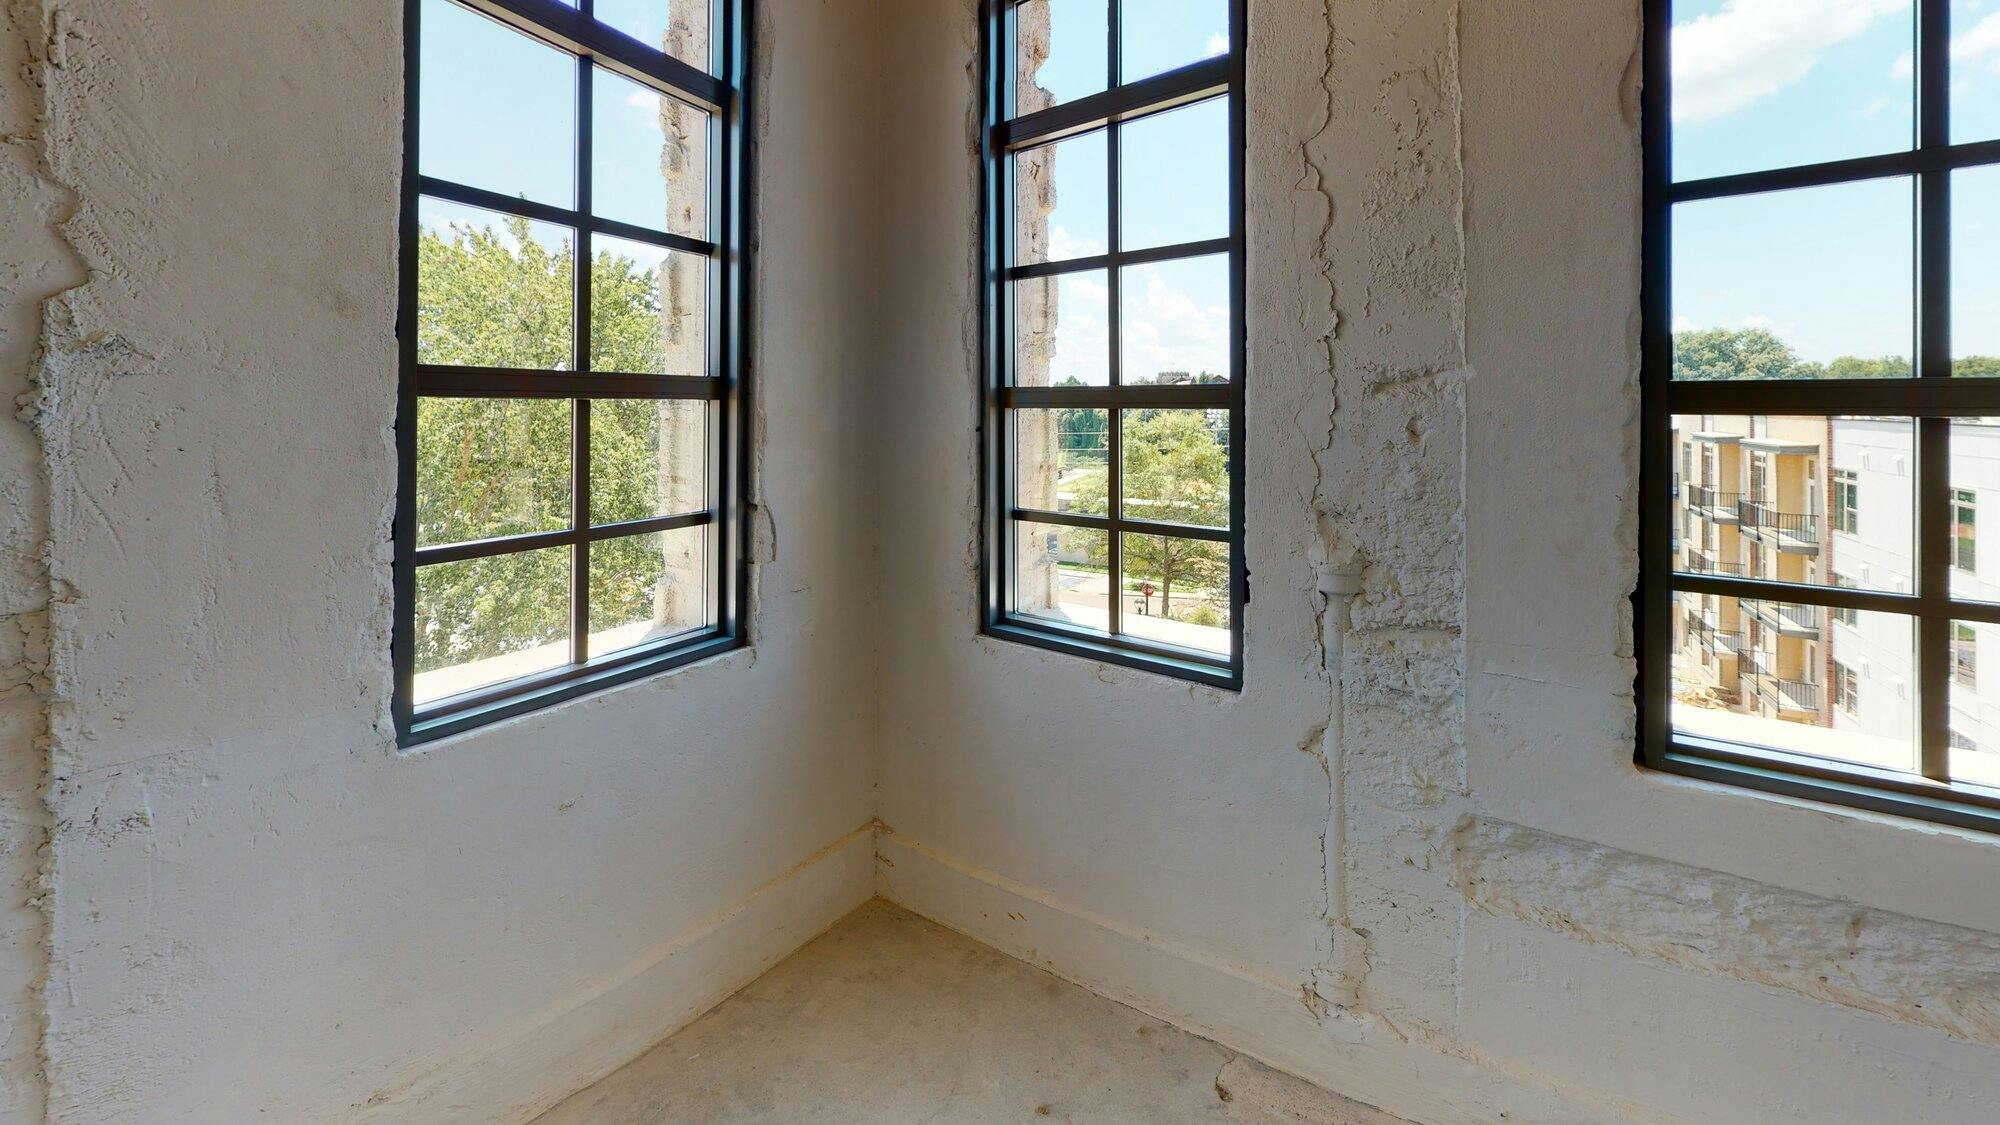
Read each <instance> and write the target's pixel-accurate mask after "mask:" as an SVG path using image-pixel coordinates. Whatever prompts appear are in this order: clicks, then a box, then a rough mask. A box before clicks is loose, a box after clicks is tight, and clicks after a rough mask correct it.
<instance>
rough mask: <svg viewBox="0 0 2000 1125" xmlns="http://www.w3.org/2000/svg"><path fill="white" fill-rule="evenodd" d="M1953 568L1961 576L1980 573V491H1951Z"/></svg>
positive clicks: (1967, 489)
mask: <svg viewBox="0 0 2000 1125" xmlns="http://www.w3.org/2000/svg"><path fill="white" fill-rule="evenodd" d="M1951 568H1952V569H1953V570H1956V571H1958V572H1959V573H1961V574H1977V573H1978V572H1979V490H1978V489H1974V488H1953V489H1952V490H1951Z"/></svg>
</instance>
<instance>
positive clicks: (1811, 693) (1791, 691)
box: [1745, 673, 1819, 713]
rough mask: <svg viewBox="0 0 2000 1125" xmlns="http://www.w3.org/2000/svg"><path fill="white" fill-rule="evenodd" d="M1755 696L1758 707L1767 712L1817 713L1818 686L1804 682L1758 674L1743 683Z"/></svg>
mask: <svg viewBox="0 0 2000 1125" xmlns="http://www.w3.org/2000/svg"><path fill="white" fill-rule="evenodd" d="M1745 682H1746V683H1747V684H1748V685H1749V687H1750V690H1751V692H1752V693H1753V694H1755V695H1756V696H1757V700H1758V706H1759V708H1760V709H1762V710H1768V711H1809V712H1814V713H1817V712H1818V711H1819V685H1818V684H1815V683H1810V682H1808V681H1805V680H1787V679H1782V678H1780V677H1777V676H1772V675H1767V674H1763V673H1759V674H1758V675H1755V676H1751V677H1748V678H1747V679H1746V681H1745Z"/></svg>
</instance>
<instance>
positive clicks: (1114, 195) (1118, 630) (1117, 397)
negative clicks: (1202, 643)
mask: <svg viewBox="0 0 2000 1125" xmlns="http://www.w3.org/2000/svg"><path fill="white" fill-rule="evenodd" d="M1015 7H1016V0H984V5H983V15H984V20H983V24H982V34H983V35H984V37H985V38H984V44H983V45H984V51H983V54H984V57H985V61H986V67H985V82H984V85H983V92H982V100H983V106H984V110H985V115H986V116H985V121H984V127H983V128H982V130H981V140H982V144H983V146H984V148H983V156H984V160H985V166H984V167H985V183H984V192H983V200H984V205H983V210H984V215H985V232H984V236H983V238H982V253H983V255H984V263H985V266H986V276H985V277H984V284H985V294H986V300H985V301H984V302H983V308H982V315H983V317H984V319H985V322H986V323H985V326H984V327H985V344H986V352H985V354H986V356H987V363H988V365H989V367H988V372H987V377H986V379H985V381H984V382H985V396H986V397H985V410H986V413H985V415H984V421H983V422H982V443H981V444H982V446H983V454H982V457H981V461H980V464H981V466H982V474H983V477H982V482H981V496H982V504H983V506H984V509H985V510H984V513H983V520H982V525H983V528H984V535H985V538H986V540H987V542H986V544H985V549H984V551H983V552H982V558H983V568H982V575H981V582H982V588H983V590H984V591H985V595H984V604H983V605H982V606H981V621H982V628H983V629H984V631H986V632H987V633H989V634H990V635H995V636H1000V637H1004V638H1007V639H1010V640H1015V641H1020V642H1024V643H1028V644H1032V645H1035V646H1038V647H1041V648H1045V649H1051V650H1055V651H1060V652H1067V653H1072V654H1076V655H1081V656H1086V657H1090V658H1094V659H1097V660H1101V661H1105V662H1109V663H1115V664H1121V665H1125V666H1129V667H1136V668H1146V669H1150V670H1154V671H1160V672H1166V673H1168V674H1171V675H1176V676H1180V677H1182V678H1186V679H1190V680H1195V681H1198V682H1203V683H1209V684H1214V685H1217V686H1221V687H1226V688H1231V689H1236V688H1240V687H1241V685H1242V676H1241V672H1240V659H1241V652H1242V617H1243V605H1244V602H1245V600H1246V595H1245V589H1246V586H1245V582H1244V578H1243V558H1244V548H1243V523H1242V504H1241V502H1240V497H1241V492H1242V485H1243V481H1242V467H1243V461H1242V449H1243V446H1244V441H1243V399H1242V391H1241V388H1242V379H1243V374H1244V371H1243V366H1244V363H1243V350H1242V341H1243V339H1244V328H1243V320H1244V318H1243V308H1242V292H1241V288H1242V277H1241V271H1242V268H1243V244H1244V238H1243V233H1242V232H1243V217H1242V209H1243V195H1242V185H1241V180H1242V176H1243V161H1242V153H1241V147H1242V138H1243V129H1242V126H1241V123H1240V122H1237V123H1235V124H1234V125H1233V127H1232V129H1231V133H1230V139H1231V142H1232V145H1233V146H1234V148H1235V151H1234V152H1232V154H1231V157H1230V160H1229V166H1228V170H1229V175H1230V176H1231V178H1232V184H1233V187H1232V190H1231V193H1230V199H1229V203H1230V207H1231V212H1232V213H1231V220H1232V222H1231V227H1230V234H1229V235H1228V236H1227V237H1223V238H1215V239H1208V240H1204V241H1198V242H1189V243H1180V244H1175V245H1169V246H1159V247H1147V248H1144V249H1141V250H1137V251H1128V250H1126V249H1124V246H1123V236H1122V231H1121V230H1120V227H1121V226H1122V225H1123V221H1122V215H1121V211H1122V200H1121V198H1120V197H1121V195H1122V194H1123V193H1122V184H1121V179H1122V169H1121V167H1120V165H1121V162H1122V161H1121V147H1122V146H1121V142H1122V132H1121V124H1122V123H1123V122H1126V121H1129V120H1136V119H1140V118H1144V117H1149V116H1152V115H1154V114H1158V113H1163V112H1166V111H1168V110H1171V109H1174V108H1177V107H1179V106H1182V105H1186V104H1190V103H1193V102H1197V101H1203V100H1207V99H1210V98H1214V97H1217V96H1228V97H1230V98H1231V99H1232V105H1233V106H1235V107H1236V108H1238V109H1240V97H1241V88H1242V84H1243V54H1242V42H1243V28H1244V3H1243V0H1231V4H1230V30H1231V51H1230V55H1229V57H1227V58H1209V59H1203V60H1200V61H1197V62H1194V63H1190V64H1188V65H1186V66H1183V67H1181V68H1179V69H1177V70H1173V71H1168V72H1166V73H1163V74H1158V75H1153V76H1150V77H1146V78H1142V79H1140V80H1138V81H1135V82H1129V83H1127V82H1121V80H1120V79H1121V71H1122V59H1121V57H1120V56H1121V47H1122V44H1121V39H1122V35H1121V30H1122V23H1123V18H1124V16H1125V14H1126V13H1124V12H1123V11H1122V10H1121V7H1122V6H1121V4H1120V3H1119V2H1118V0H1111V2H1109V3H1107V5H1106V13H1105V18H1106V25H1105V26H1106V49H1105V53H1104V67H1105V80H1106V88H1105V89H1104V90H1103V91H1101V92H1099V93H1096V94H1091V95H1086V96H1084V97H1081V98H1077V99H1074V100H1073V101H1070V102H1065V103H1062V104H1060V105H1056V106H1050V107H1047V108H1044V109H1041V110H1038V111H1036V112H1034V113H1029V114H1025V115H1021V116H1014V114H1015V111H1016V109H1017V107H1016V106H1015V105H1014V98H1013V92H1014V90H1015V88H1016V87H1017V86H1018V85H1019V84H1020V82H1021V81H1023V80H1024V76H1022V75H1019V74H1016V73H1015V71H1016V66H1015V63H1016V57H1015V56H1016V51H1017V48H1018V45H1017V44H1016V43H1015V41H1014V39H1015V32H1016V30H1017V18H1016V14H1015ZM1135 18H1136V17H1135ZM1097 129H1102V130H1103V131H1104V133H1105V145H1106V159H1107V164H1108V166H1107V168H1106V171H1105V185H1104V189H1103V190H1105V191H1106V192H1107V193H1108V198H1107V199H1106V201H1105V202H1106V218H1107V222H1108V226H1109V230H1108V231H1107V232H1106V241H1107V248H1106V251H1105V252H1104V253H1102V254H1098V255H1092V256H1089V257H1086V258H1081V259H1076V260H1068V261H1062V262H1044V263H1034V264H1030V265H1025V266H1024V265H1020V264H1018V263H1017V262H1016V261H1015V257H1014V254H1015V247H1014V239H1013V235H1014V233H1015V228H1016V226H1017V223H1018V221H1019V216H1018V215H1017V214H1016V213H1015V212H1016V203H1017V201H1016V199H1015V198H1014V196H1015V191H1014V183H1013V166H1012V157H1013V156H1014V155H1015V154H1016V153H1018V152H1020V151H1022V150H1025V149H1029V148H1034V147H1039V146H1041V145H1044V144H1049V143H1052V142H1054V141H1057V140H1061V139H1063V138H1066V137H1070V136H1074V135H1077V134H1080V133H1086V132H1090V131H1093V130H1097ZM1221 253H1227V254H1229V255H1230V267H1231V313H1230V315H1231V318H1232V321H1233V323H1232V332H1233V333H1234V334H1235V336H1236V344H1237V346H1236V348H1235V349H1234V350H1233V352H1232V356H1231V360H1230V374H1231V377H1230V380H1229V382H1228V383H1227V384H1226V385H1209V384H1202V385H1190V386H1173V387H1166V386H1157V385H1152V384H1144V383H1142V384H1138V385H1127V384H1125V381H1124V371H1123V366H1124V359H1123V354H1124V340H1123V324H1122V313H1123V304H1124V278H1123V276H1122V274H1123V271H1124V268H1125V267H1128V266H1135V265H1141V264H1146V263H1151V262H1165V261H1171V260H1175V259H1180V258H1193V257H1199V256H1206V255H1212V254H1221ZM1095 270H1103V271H1104V272H1105V283H1104V284H1105V296H1106V304H1107V324H1106V326H1105V334H1106V340H1105V362H1106V363H1107V365H1108V371H1107V372H1106V374H1105V378H1104V383H1103V385H1099V386H1089V387H1082V386H1079V387H1067V386H1064V387H1054V386H1043V387H1024V386H1020V385H1019V384H1018V382H1017V377H1018V372H1017V370H1016V361H1017V356H1016V354H1015V349H1016V346H1017V340H1016V335H1017V331H1016V326H1015V324H1014V311H1015V302H1014V293H1013V290H1014V284H1013V283H1015V282H1019V281H1026V280H1029V279H1035V278H1049V277H1053V276H1057V275H1064V274H1075V273H1080V272H1084V271H1095ZM1031 407H1033V408H1048V409H1070V410H1102V411H1104V413H1105V418H1106V421H1107V425H1106V427H1105V443H1106V448H1105V475H1106V485H1107V489H1108V495H1107V497H1106V512H1105V514H1104V515H1096V516H1082V515H1077V514H1074V513H1061V512H1056V513H1050V512H1045V511H1040V510H1036V509H1025V508H1020V507H1018V506H1016V503H1015V501H1016V499H1017V491H1016V487H1015V485H1016V481H1015V479H1014V478H1015V476H1016V474H1017V472H1018V466H1016V465H1015V463H1014V457H1013V452H1014V451H1013V437H1014V433H1015V429H1016V426H1017V418H1016V412H1017V411H1018V410H1021V409H1024V408H1031ZM1147 408H1163V409H1164V408H1184V409H1197V408H1210V409H1227V410H1228V411H1229V412H1230V430H1229V435H1228V440H1229V444H1230V447H1231V448H1230V457H1229V472H1230V482H1229V487H1230V490H1231V497H1232V501H1233V502H1232V505H1231V511H1232V519H1231V521H1230V525H1229V527H1227V528H1205V527H1203V528H1197V527H1182V526H1181V525H1177V524H1159V523H1151V522H1147V521H1135V520H1130V519H1128V513H1127V512H1126V511H1125V504H1124V490H1125V486H1124V480H1123V476H1124V467H1125V466H1124V431H1125V423H1126V418H1125V413H1126V412H1127V411H1128V410H1132V409H1147ZM1044 517H1046V518H1044ZM1034 522H1047V523H1054V524H1059V525H1067V526H1071V527H1078V528H1088V529H1098V530H1101V531H1102V532H1103V534H1104V535H1105V536H1106V539H1107V543H1106V555H1107V561H1108V563H1109V568H1108V573H1107V575H1106V578H1107V598H1106V619H1107V620H1106V625H1105V630H1104V631H1103V632H1100V631H1099V630H1098V629H1096V628H1091V629H1082V628H1079V627H1069V626H1064V625H1062V624H1061V623H1056V622H1044V621H1039V620H1029V619H1025V618H1021V617H1018V616H1016V615H1015V613H1014V609H1015V601H1014V595H1015V591H1014V590H1013V587H1012V578H1011V577H1010V576H1011V575H1012V574H1013V573H1014V571H1015V570H1016V568H1018V566H1019V560H1018V558H1017V557H1016V555H1017V548H1018V547H1019V543H1018V530H1017V529H1018V527H1019V525H1021V524H1023V523H1034ZM1126 533H1131V534H1135V535H1154V536H1159V535H1166V536H1172V537H1174V538H1187V539H1200V540H1207V541H1211V542H1218V543H1225V544H1226V545H1227V546H1228V547H1229V551H1230V555H1229V560H1230V562H1229V574H1228V579H1227V584H1226V591H1225V590H1218V591H1216V593H1217V594H1219V595H1221V596H1224V597H1226V598H1227V604H1228V606H1229V613H1230V622H1231V627H1230V630H1229V633H1230V643H1229V651H1228V652H1227V653H1223V652H1210V651H1197V650H1192V649H1190V650H1180V649H1177V648H1175V647H1174V646H1172V645H1166V644H1162V643H1158V642H1152V641H1147V640H1145V639H1143V638H1138V637H1130V636H1125V635H1123V633H1124V626H1125V621H1124V613H1123V595H1124V589H1123V585H1124V582H1123V579H1124V564H1125V559H1124V541H1123V539H1124V535H1125V534H1126Z"/></svg>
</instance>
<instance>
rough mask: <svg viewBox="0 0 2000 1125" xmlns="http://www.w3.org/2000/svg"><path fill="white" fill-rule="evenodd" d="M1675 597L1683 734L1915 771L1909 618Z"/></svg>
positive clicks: (1676, 684)
mask: <svg viewBox="0 0 2000 1125" xmlns="http://www.w3.org/2000/svg"><path fill="white" fill-rule="evenodd" d="M1704 601H1705V599H1702V598H1701V597H1699V596H1698V595H1691V594H1686V593H1677V594H1675V595H1674V645H1675V647H1674V661H1673V693H1674V702H1673V720H1674V729H1675V730H1676V731H1678V732H1680V733H1682V734H1691V735H1696V736H1700V737H1706V738H1720V739H1727V740H1729V741H1731V742H1741V743H1748V744H1750V745H1753V746H1765V747H1770V748H1772V749H1776V750H1787V751H1790V752H1792V753H1795V754H1809V755H1812V756H1813V757H1816V758H1832V759H1835V760H1838V761H1843V762H1858V763H1862V764H1865V765H1871V766H1884V767H1887V768H1889V769H1898V770H1915V769H1916V768H1917V743H1916V733H1915V732H1916V721H1917V663H1916V645H1915V629H1914V628H1913V622H1914V620H1915V619H1914V618H1910V617H1905V616H1903V615H1901V614H1895V613H1872V612H1866V611H1857V612H1849V613H1846V614H1837V613H1834V612H1831V611H1829V610H1828V609H1827V608H1826V607H1824V606H1811V605H1799V604H1795V603H1790V602H1755V601H1751V600H1749V599H1743V600H1741V603H1740V604H1737V603H1738V599H1735V598H1717V599H1706V602H1708V603H1714V602H1720V603H1722V604H1721V605H1720V606H1714V605H1712V604H1704Z"/></svg>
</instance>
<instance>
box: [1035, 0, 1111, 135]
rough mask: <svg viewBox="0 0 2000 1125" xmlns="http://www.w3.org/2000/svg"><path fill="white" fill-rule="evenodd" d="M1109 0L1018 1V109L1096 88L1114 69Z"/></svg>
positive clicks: (1054, 102) (1040, 106)
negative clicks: (1112, 66) (1112, 68)
mask: <svg viewBox="0 0 2000 1125" xmlns="http://www.w3.org/2000/svg"><path fill="white" fill-rule="evenodd" d="M1110 43H1111V16H1110V13H1109V10H1108V9H1107V8H1106V7H1105V6H1104V0H1025V2H1024V3H1021V4H1017V5H1015V7H1014V80H1015V87H1014V113H1015V115H1016V116H1020V115H1021V114H1026V113H1033V112H1035V111H1036V110H1038V109H1047V108H1048V107H1050V106H1052V105H1057V104H1060V103H1062V102H1067V101H1073V100H1075V99H1077V98H1080V97H1083V96H1084V95H1085V94H1095V93H1097V92H1099V91H1101V90H1103V89H1104V88H1105V86H1106V82H1105V78H1106V77H1107V76H1108V75H1109V74H1110V73H1111V49H1110Z"/></svg>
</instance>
